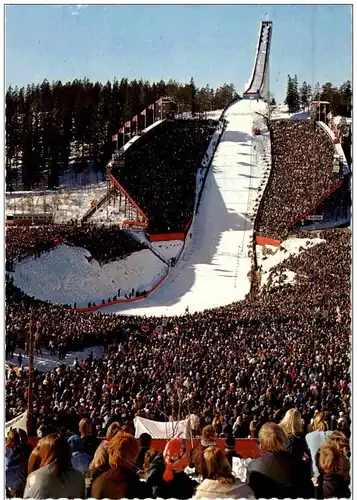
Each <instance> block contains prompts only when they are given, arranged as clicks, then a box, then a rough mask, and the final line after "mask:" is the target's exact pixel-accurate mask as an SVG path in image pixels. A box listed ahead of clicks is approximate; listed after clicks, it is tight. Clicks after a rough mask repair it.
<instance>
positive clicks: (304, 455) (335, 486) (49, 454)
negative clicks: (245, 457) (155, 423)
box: [5, 408, 350, 499]
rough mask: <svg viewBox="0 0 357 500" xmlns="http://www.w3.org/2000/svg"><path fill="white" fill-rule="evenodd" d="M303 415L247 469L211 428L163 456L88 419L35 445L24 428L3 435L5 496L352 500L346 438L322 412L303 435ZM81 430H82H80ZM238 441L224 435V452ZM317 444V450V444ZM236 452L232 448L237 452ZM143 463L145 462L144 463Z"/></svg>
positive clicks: (280, 428) (265, 444)
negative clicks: (98, 429)
mask: <svg viewBox="0 0 357 500" xmlns="http://www.w3.org/2000/svg"><path fill="white" fill-rule="evenodd" d="M302 427H303V426H302V419H301V415H300V413H299V411H298V410H296V409H294V408H292V409H290V410H288V412H286V414H285V416H284V418H283V419H282V420H281V421H280V422H278V423H273V422H267V423H265V424H264V425H262V427H261V428H260V430H259V434H258V442H259V450H260V453H259V455H260V456H258V457H257V458H255V459H253V460H251V461H250V462H249V463H248V464H247V463H244V462H242V461H240V469H241V471H242V467H243V468H244V469H245V479H243V478H240V474H239V472H238V470H237V469H236V468H235V466H232V459H233V458H234V457H236V458H240V457H239V455H238V454H237V453H236V452H235V451H231V450H229V449H227V448H224V449H223V448H222V447H220V446H219V443H218V442H217V434H216V432H215V429H214V427H213V426H212V425H207V426H205V427H204V428H203V429H202V434H201V439H199V440H198V441H196V442H193V441H188V440H184V439H180V438H179V437H176V438H173V439H171V440H168V441H167V443H166V446H165V448H164V450H163V451H162V452H159V451H158V450H157V449H155V444H154V443H152V441H151V439H150V436H149V435H148V434H142V435H141V436H140V439H139V440H137V439H135V438H134V436H133V433H132V429H131V428H130V427H128V426H124V427H122V426H120V425H119V424H118V423H117V422H115V423H112V424H110V425H109V426H108V430H107V435H106V439H105V440H100V439H99V438H98V437H97V436H96V433H95V430H94V428H93V425H92V423H91V421H90V420H89V419H82V420H81V421H80V422H79V426H78V430H79V434H78V435H77V434H73V435H72V436H70V437H68V432H67V431H66V429H65V428H62V429H60V431H56V432H51V431H50V429H48V428H47V429H45V428H43V429H42V433H41V437H40V439H39V440H38V442H37V444H36V446H35V447H34V448H33V449H32V446H31V445H29V444H28V442H27V435H26V433H25V432H24V431H23V430H19V431H17V430H15V429H12V430H10V432H9V433H8V435H7V437H6V449H5V473H6V493H7V495H6V496H7V497H10V498H11V497H23V498H35V499H42V498H96V499H102V498H113V499H120V498H129V499H130V498H143V499H144V498H164V499H168V498H178V499H190V498H246V499H247V498H248V499H253V498H318V499H320V498H321V499H323V498H326V499H327V498H349V497H350V489H349V486H350V462H349V459H350V451H349V443H348V440H347V438H346V436H345V435H344V434H343V433H342V432H340V431H327V430H326V422H325V421H324V414H323V413H318V414H317V415H316V416H315V418H314V420H313V422H312V424H311V426H310V428H309V432H308V433H307V434H305V433H304V432H303V429H302ZM77 432H78V431H77ZM232 438H233V435H232V429H230V430H228V431H227V438H226V447H227V446H228V447H229V444H228V442H230V439H232ZM312 444H314V446H312ZM233 450H234V447H233ZM139 457H141V458H139Z"/></svg>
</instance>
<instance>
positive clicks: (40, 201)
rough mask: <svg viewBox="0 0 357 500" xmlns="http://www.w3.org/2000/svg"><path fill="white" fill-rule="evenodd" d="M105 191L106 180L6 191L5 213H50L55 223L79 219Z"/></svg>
mask: <svg viewBox="0 0 357 500" xmlns="http://www.w3.org/2000/svg"><path fill="white" fill-rule="evenodd" d="M106 192H107V184H106V182H101V183H99V184H94V185H93V184H92V185H88V186H86V187H83V188H71V187H68V188H60V189H58V190H56V191H42V192H38V191H37V192H36V191H29V192H14V193H11V194H10V193H6V214H7V215H10V214H23V213H30V214H32V213H33V214H43V213H46V214H52V215H53V217H54V222H55V223H64V222H68V221H70V220H71V219H80V218H82V217H83V215H84V214H85V213H86V212H87V211H88V210H89V209H90V207H91V201H92V200H96V201H98V200H99V199H100V198H102V196H104V195H105V194H106Z"/></svg>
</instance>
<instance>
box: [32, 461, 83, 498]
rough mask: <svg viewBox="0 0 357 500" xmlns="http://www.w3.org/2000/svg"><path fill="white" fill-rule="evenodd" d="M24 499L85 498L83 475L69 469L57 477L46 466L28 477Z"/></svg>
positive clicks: (49, 467)
mask: <svg viewBox="0 0 357 500" xmlns="http://www.w3.org/2000/svg"><path fill="white" fill-rule="evenodd" d="M24 498H40V499H43V498H85V491H84V477H83V474H82V473H81V472H79V471H78V470H76V469H73V468H72V467H71V468H70V469H69V470H68V471H67V472H66V473H65V474H63V475H62V476H58V475H57V474H56V473H55V472H54V471H53V469H52V466H51V464H50V465H46V466H45V467H42V468H41V469H38V470H36V471H35V472H32V473H31V474H30V475H29V476H28V478H27V482H26V488H25V493H24Z"/></svg>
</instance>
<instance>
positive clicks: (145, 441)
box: [136, 432, 151, 470]
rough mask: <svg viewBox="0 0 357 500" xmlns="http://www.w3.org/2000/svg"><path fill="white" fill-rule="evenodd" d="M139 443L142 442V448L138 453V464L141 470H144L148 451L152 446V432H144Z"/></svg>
mask: <svg viewBox="0 0 357 500" xmlns="http://www.w3.org/2000/svg"><path fill="white" fill-rule="evenodd" d="M139 444H140V450H139V453H138V457H137V459H136V465H137V466H138V468H139V469H140V470H142V469H143V466H144V460H145V455H146V452H147V451H148V450H149V449H150V446H151V436H150V434H147V433H146V432H143V434H141V435H140V436H139Z"/></svg>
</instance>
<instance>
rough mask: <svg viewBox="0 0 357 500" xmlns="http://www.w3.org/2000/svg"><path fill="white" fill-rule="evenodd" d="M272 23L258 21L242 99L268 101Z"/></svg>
mask: <svg viewBox="0 0 357 500" xmlns="http://www.w3.org/2000/svg"><path fill="white" fill-rule="evenodd" d="M272 31H273V23H272V22H271V21H262V22H261V23H260V29H259V38H258V44H257V50H256V54H255V59H254V65H253V71H252V74H251V76H250V79H249V81H248V83H247V85H246V87H245V91H244V93H243V99H264V100H266V101H267V102H269V55H270V45H271V36H272Z"/></svg>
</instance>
